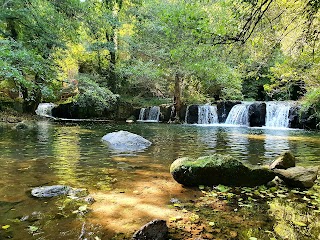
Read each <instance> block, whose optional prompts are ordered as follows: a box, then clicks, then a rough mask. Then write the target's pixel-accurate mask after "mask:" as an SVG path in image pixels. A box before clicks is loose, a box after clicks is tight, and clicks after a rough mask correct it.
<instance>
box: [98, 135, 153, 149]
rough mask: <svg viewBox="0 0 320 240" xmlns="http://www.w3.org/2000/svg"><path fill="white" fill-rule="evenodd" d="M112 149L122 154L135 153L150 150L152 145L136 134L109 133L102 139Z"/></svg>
mask: <svg viewBox="0 0 320 240" xmlns="http://www.w3.org/2000/svg"><path fill="white" fill-rule="evenodd" d="M102 141H106V142H107V143H108V145H109V147H110V148H112V149H114V150H116V151H120V152H134V151H139V150H143V149H146V148H148V147H149V146H150V145H151V144H152V143H151V142H150V141H149V140H147V139H145V138H143V137H141V136H139V135H137V134H134V133H130V132H127V131H118V132H113V133H108V134H107V135H104V136H103V137H102Z"/></svg>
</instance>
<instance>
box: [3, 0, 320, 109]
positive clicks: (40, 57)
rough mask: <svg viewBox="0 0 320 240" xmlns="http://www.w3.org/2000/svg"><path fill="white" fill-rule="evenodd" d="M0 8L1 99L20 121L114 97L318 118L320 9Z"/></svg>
mask: <svg viewBox="0 0 320 240" xmlns="http://www.w3.org/2000/svg"><path fill="white" fill-rule="evenodd" d="M0 7H1V11H0V91H1V93H2V94H1V97H2V98H10V99H19V101H22V102H23V106H24V111H26V112H33V111H34V110H35V108H36V107H37V105H38V104H39V103H40V102H46V101H51V102H52V101H53V102H61V101H66V100H67V101H77V100H79V99H80V100H81V101H82V102H81V104H85V103H86V101H85V99H88V96H89V95H90V96H94V97H91V98H90V101H89V100H88V102H92V101H97V102H98V104H97V106H100V105H101V104H103V105H105V106H107V107H109V106H111V105H112V104H114V103H115V102H116V99H118V97H119V96H120V98H123V99H128V98H131V99H136V98H138V99H139V98H153V97H156V98H164V99H166V98H172V97H173V96H174V95H177V94H178V93H179V96H181V101H182V102H185V103H193V102H209V101H215V100H302V101H303V102H304V104H305V106H306V107H312V108H313V109H314V112H315V114H318V115H320V113H319V112H320V96H319V92H320V72H319V71H320V70H319V69H320V66H319V64H320V51H319V29H320V26H319V25H320V22H319V16H320V13H319V7H320V1H319V0H308V1H302V0H301V1H300V0H286V1H284V0H217V1H205V0H203V1H190V0H183V1H177V0H161V1H160V0H132V1H130V0H65V1H60V0H0ZM78 84H79V86H88V84H89V85H90V86H91V87H90V88H89V87H88V88H86V89H84V90H81V87H78ZM82 89H83V88H82ZM87 89H91V90H90V91H91V92H90V94H89V95H88V93H87V91H85V90H87ZM98 109H99V107H98Z"/></svg>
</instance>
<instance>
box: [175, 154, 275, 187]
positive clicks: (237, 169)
mask: <svg viewBox="0 0 320 240" xmlns="http://www.w3.org/2000/svg"><path fill="white" fill-rule="evenodd" d="M170 173H171V174H172V176H173V178H174V179H175V180H176V181H177V182H178V183H180V184H182V185H185V186H199V185H207V186H212V185H219V184H223V185H228V186H258V185H263V184H267V183H268V182H269V181H271V180H272V179H274V177H275V173H274V172H272V171H271V170H269V169H268V168H261V167H249V166H246V165H244V164H243V163H241V162H240V161H238V160H237V159H235V158H233V157H232V156H230V155H220V154H213V155H210V156H205V157H200V158H198V159H193V158H188V157H184V158H179V159H177V160H175V161H174V162H173V163H172V164H171V167H170Z"/></svg>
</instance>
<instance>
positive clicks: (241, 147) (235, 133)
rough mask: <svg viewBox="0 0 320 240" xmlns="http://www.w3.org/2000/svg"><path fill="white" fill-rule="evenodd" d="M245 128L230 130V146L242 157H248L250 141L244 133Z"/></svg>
mask: <svg viewBox="0 0 320 240" xmlns="http://www.w3.org/2000/svg"><path fill="white" fill-rule="evenodd" d="M244 131H245V128H230V130H229V134H228V135H229V141H228V146H230V149H232V151H234V152H238V153H239V154H241V155H242V156H248V149H247V148H248V145H249V140H248V138H247V136H246V134H245V133H244Z"/></svg>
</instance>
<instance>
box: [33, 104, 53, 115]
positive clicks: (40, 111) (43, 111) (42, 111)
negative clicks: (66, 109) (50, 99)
mask: <svg viewBox="0 0 320 240" xmlns="http://www.w3.org/2000/svg"><path fill="white" fill-rule="evenodd" d="M55 106H56V105H55V104H53V103H40V104H39V105H38V108H37V109H36V114H37V115H38V116H41V117H51V118H53V117H52V112H51V111H52V109H53V108H54V107H55Z"/></svg>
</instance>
